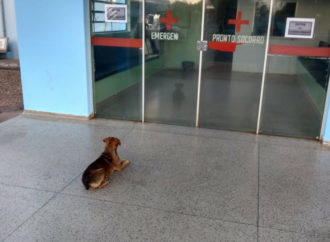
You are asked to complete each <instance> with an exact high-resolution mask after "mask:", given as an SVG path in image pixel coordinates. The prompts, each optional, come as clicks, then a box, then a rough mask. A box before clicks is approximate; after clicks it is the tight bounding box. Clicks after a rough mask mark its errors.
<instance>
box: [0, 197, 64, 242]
mask: <svg viewBox="0 0 330 242" xmlns="http://www.w3.org/2000/svg"><path fill="white" fill-rule="evenodd" d="M57 195H58V193H54V194H53V195H52V196H51V197H50V198H49V199H48V200H47V201H46V202H45V203H44V204H43V205H42V206H41V207H40V208H38V209H37V210H36V211H34V213H32V214H31V215H30V216H29V217H28V218H26V219H25V220H24V221H23V222H22V223H21V224H20V225H18V226H17V227H16V228H15V229H14V230H13V231H12V232H10V233H9V235H8V236H6V238H4V240H3V242H5V241H6V240H7V239H8V238H9V237H11V236H12V235H13V234H14V233H15V232H16V231H17V230H19V229H20V228H21V227H22V226H23V225H24V224H25V223H26V222H27V221H29V220H30V219H31V218H32V217H33V216H34V215H35V214H36V213H37V212H39V211H40V210H41V209H42V208H44V207H45V206H46V205H47V204H48V203H49V202H50V201H51V200H53V199H54V198H55V197H56V196H57Z"/></svg>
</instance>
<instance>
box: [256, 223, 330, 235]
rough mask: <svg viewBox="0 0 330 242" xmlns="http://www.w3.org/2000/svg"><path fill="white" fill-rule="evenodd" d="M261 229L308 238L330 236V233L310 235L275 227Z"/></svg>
mask: <svg viewBox="0 0 330 242" xmlns="http://www.w3.org/2000/svg"><path fill="white" fill-rule="evenodd" d="M259 228H262V229H271V230H276V231H280V232H285V233H292V234H298V235H303V236H307V237H318V236H324V235H330V233H327V234H310V233H302V232H297V231H294V230H285V229H279V228H273V227H267V226H259Z"/></svg>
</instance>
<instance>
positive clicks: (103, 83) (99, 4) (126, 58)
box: [91, 0, 142, 121]
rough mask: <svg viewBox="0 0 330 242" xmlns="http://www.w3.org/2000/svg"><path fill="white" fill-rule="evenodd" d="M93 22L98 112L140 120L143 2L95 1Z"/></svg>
mask: <svg viewBox="0 0 330 242" xmlns="http://www.w3.org/2000/svg"><path fill="white" fill-rule="evenodd" d="M107 2H109V3H107ZM109 4H112V5H109ZM125 9H126V11H127V12H126V13H125ZM105 11H108V12H107V13H106V14H105ZM120 17H121V18H120ZM105 18H109V19H105ZM91 21H92V28H93V31H92V44H93V55H94V91H95V95H94V99H95V101H94V103H95V114H96V116H97V117H109V118H114V119H127V120H136V121H140V120H141V116H142V115H141V112H142V111H141V109H142V108H141V102H142V101H141V91H142V90H141V83H142V1H136V0H134V1H128V0H117V1H110V0H109V1H97V0H92V1H91Z"/></svg>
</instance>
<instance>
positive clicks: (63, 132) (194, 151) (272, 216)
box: [0, 115, 330, 242]
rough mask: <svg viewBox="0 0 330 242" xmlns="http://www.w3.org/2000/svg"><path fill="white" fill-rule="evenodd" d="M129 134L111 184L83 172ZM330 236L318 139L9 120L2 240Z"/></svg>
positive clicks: (1, 163)
mask: <svg viewBox="0 0 330 242" xmlns="http://www.w3.org/2000/svg"><path fill="white" fill-rule="evenodd" d="M105 136H117V137H119V138H120V139H121V141H122V146H120V148H119V155H120V156H121V157H122V158H125V159H129V160H131V161H132V163H131V165H130V166H128V167H127V168H126V169H125V170H124V171H123V172H121V173H116V174H114V176H113V177H112V179H111V183H110V185H109V186H107V187H106V188H105V189H102V190H97V191H86V190H84V187H83V186H82V183H81V173H82V172H83V170H84V169H85V168H86V166H87V165H88V164H89V163H90V162H92V161H93V160H94V159H95V158H97V157H98V155H99V154H100V153H101V152H102V150H103V142H102V138H103V137H105ZM2 240H3V241H15V242H16V241H43V242H44V241H116V242H117V241H198V242H199V241H244V242H245V241H260V242H272V241H283V242H286V241H318V242H319V241H330V148H327V147H324V146H322V145H320V144H319V143H317V142H314V141H306V140H299V139H289V138H280V137H270V136H255V135H253V134H245V133H238V132H226V131H216V130H208V129H195V128H187V127H177V126H168V125H158V124H144V125H143V124H141V123H133V122H124V121H109V120H102V119H98V120H91V121H77V120H70V119H60V118H54V117H45V116H44V117H41V116H36V115H29V116H18V117H16V118H14V119H11V120H8V121H5V122H3V123H1V124H0V241H2Z"/></svg>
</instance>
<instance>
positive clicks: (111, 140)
mask: <svg viewBox="0 0 330 242" xmlns="http://www.w3.org/2000/svg"><path fill="white" fill-rule="evenodd" d="M103 142H104V143H106V146H107V147H109V148H117V147H118V145H121V142H120V140H119V139H118V138H116V137H107V138H105V139H103Z"/></svg>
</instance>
